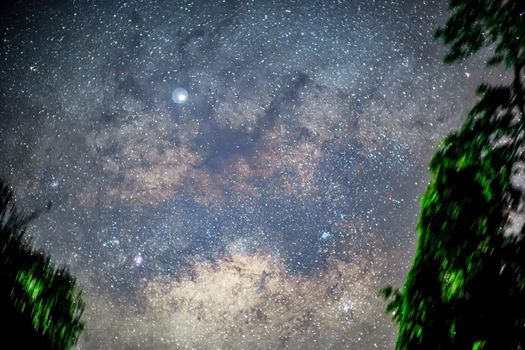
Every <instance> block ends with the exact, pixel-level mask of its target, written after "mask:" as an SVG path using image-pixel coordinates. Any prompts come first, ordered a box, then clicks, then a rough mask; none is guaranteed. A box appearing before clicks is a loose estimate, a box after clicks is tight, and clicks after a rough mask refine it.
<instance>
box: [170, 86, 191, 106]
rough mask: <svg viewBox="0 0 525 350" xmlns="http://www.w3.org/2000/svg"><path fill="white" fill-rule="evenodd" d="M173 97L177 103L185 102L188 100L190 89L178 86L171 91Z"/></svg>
mask: <svg viewBox="0 0 525 350" xmlns="http://www.w3.org/2000/svg"><path fill="white" fill-rule="evenodd" d="M171 99H172V100H173V102H175V103H177V104H183V103H184V102H186V101H187V100H188V91H186V89H184V88H176V89H175V90H173V92H172V93H171Z"/></svg>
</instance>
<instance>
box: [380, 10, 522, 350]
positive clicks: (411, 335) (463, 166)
mask: <svg viewBox="0 0 525 350" xmlns="http://www.w3.org/2000/svg"><path fill="white" fill-rule="evenodd" d="M449 7H450V9H451V11H452V12H453V13H452V16H451V17H450V18H449V20H448V21H447V23H446V26H445V27H444V28H439V29H438V30H437V31H436V37H437V38H439V39H441V40H442V41H443V42H444V43H445V44H446V45H448V46H449V48H450V51H449V52H448V54H447V55H446V57H445V63H448V64H450V63H454V62H456V61H460V60H462V59H464V58H466V57H468V56H470V55H472V54H474V53H476V52H477V51H479V50H480V49H483V48H486V49H487V50H493V56H492V57H491V58H490V59H489V60H488V61H487V65H488V66H494V65H496V66H498V65H499V66H502V67H503V68H504V69H506V70H507V71H509V72H512V74H511V76H512V82H511V83H510V84H509V85H508V86H489V85H482V86H481V87H479V89H478V93H479V96H480V100H479V102H478V103H477V104H476V106H475V107H474V108H473V109H472V111H471V112H470V113H469V115H468V117H467V120H466V122H465V124H464V125H463V126H462V128H461V129H460V130H459V131H458V132H455V133H452V134H451V135H449V136H448V137H447V138H446V139H445V141H444V142H443V144H442V145H441V146H440V147H439V150H438V151H437V153H436V154H435V155H434V157H433V159H432V161H431V164H430V169H431V172H432V175H433V176H432V181H431V183H430V185H429V187H428V189H427V191H426V193H425V194H424V196H423V199H422V203H421V217H420V221H419V224H418V235H419V237H418V244H417V250H416V256H415V258H414V261H413V264H412V267H411V269H410V271H409V273H408V275H407V277H406V280H405V284H404V287H403V289H402V290H401V291H398V290H394V289H392V288H391V287H387V288H385V289H383V290H382V292H381V293H382V294H383V296H384V297H386V298H388V299H389V304H388V306H387V311H389V312H392V313H393V317H394V320H395V321H396V323H397V324H398V326H399V334H398V339H397V344H396V349H472V350H479V349H524V348H525V244H524V243H525V236H524V229H523V227H521V228H520V227H518V230H516V229H515V225H514V226H513V225H511V223H512V220H511V217H512V216H514V217H516V216H518V215H523V205H524V200H523V193H522V191H521V190H520V186H519V184H518V182H519V181H522V180H520V179H519V176H517V173H519V172H520V171H521V170H520V169H523V165H524V164H525V163H524V162H523V161H524V159H523V158H524V150H525V147H524V132H525V128H524V126H525V113H524V97H523V96H524V95H523V88H524V87H523V82H522V79H523V73H524V72H523V71H524V64H525V14H524V12H525V1H523V0H449ZM523 185H525V184H522V188H523ZM511 226H512V227H511ZM512 230H514V231H517V232H514V234H512V233H511V231H512Z"/></svg>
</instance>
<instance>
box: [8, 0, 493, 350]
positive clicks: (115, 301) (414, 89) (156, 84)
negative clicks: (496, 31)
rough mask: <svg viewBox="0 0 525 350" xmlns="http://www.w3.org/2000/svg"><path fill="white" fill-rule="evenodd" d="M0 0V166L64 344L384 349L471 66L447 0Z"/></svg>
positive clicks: (469, 88)
mask: <svg viewBox="0 0 525 350" xmlns="http://www.w3.org/2000/svg"><path fill="white" fill-rule="evenodd" d="M5 6H6V8H5V9H3V11H2V13H3V14H2V15H1V16H2V22H1V23H2V25H1V27H0V29H1V31H0V38H1V40H2V46H1V50H0V62H1V67H0V99H1V108H0V121H1V123H0V135H1V137H0V152H1V153H2V155H3V162H2V166H1V167H0V176H2V177H4V178H6V179H7V180H8V181H9V182H10V183H11V184H12V185H13V186H14V188H15V189H16V192H17V193H18V200H19V203H20V205H21V206H22V207H23V208H25V210H27V211H29V210H32V209H34V208H39V207H43V206H45V203H46V202H47V201H48V200H51V201H52V202H53V203H54V207H53V209H52V210H51V211H50V212H49V213H48V214H46V215H44V216H42V217H41V218H39V219H38V220H37V221H35V222H34V225H33V226H32V227H31V228H30V230H29V234H30V235H31V237H32V239H33V242H34V244H36V245H38V246H39V247H41V248H43V249H45V250H46V251H48V252H49V253H50V254H51V255H52V257H53V259H54V260H55V261H56V262H57V263H60V264H61V263H67V264H68V265H69V266H70V267H71V269H72V270H73V272H74V274H75V275H76V276H77V278H78V279H79V282H80V284H81V286H82V288H83V289H84V290H85V296H86V299H87V310H86V313H85V321H86V323H87V325H86V329H87V330H86V333H85V335H84V336H83V337H82V339H81V341H80V344H79V348H81V349H106V348H111V349H138V348H141V349H144V348H146V349H173V348H176V349H179V348H180V349H189V348H193V349H211V348H220V349H247V348H250V349H276V348H287V349H310V348H311V349H320V348H322V349H374V348H378V349H388V348H391V347H392V344H393V342H394V337H395V329H394V327H393V326H392V324H391V321H390V320H389V317H388V316H387V315H383V309H384V302H383V301H382V300H381V299H379V298H377V297H376V295H377V291H378V290H379V289H380V288H381V287H382V286H384V285H385V284H389V283H390V284H398V285H399V284H400V283H401V282H402V279H403V276H404V273H405V272H406V270H407V268H408V265H409V263H410V259H411V257H412V251H413V247H414V243H415V234H414V226H415V220H416V218H417V210H418V196H419V194H420V193H421V192H422V191H423V190H424V187H425V184H426V164H427V163H428V161H429V159H430V156H431V152H432V150H433V149H434V147H435V146H436V145H437V144H438V142H439V140H440V139H441V138H442V137H443V136H444V135H445V134H446V133H447V132H449V131H450V130H452V129H454V128H456V127H457V126H458V125H459V123H460V122H461V120H462V117H463V116H464V115H465V113H466V111H467V108H468V107H469V106H470V105H471V104H472V101H473V99H474V90H475V86H476V85H477V84H479V82H480V81H481V79H482V77H481V76H480V74H481V73H480V72H481V70H482V68H483V67H482V65H481V63H480V62H481V59H480V60H479V61H476V60H469V61H467V62H464V63H462V64H460V65H456V66H454V67H446V66H443V65H442V64H441V58H442V56H443V54H444V49H443V48H442V47H441V46H440V45H439V44H438V43H437V42H435V41H434V40H433V38H432V33H433V31H434V30H435V29H436V27H437V26H438V25H440V24H443V23H444V20H445V19H446V16H447V12H446V4H445V2H444V1H393V0H392V1H387V0H384V1H379V0H375V1H370V0H367V1H360V0H357V1H324V2H319V1H292V0H290V1H262V0H261V1H258V0H254V1H251V0H242V1H233V0H232V1H230V0H224V1H189V0H188V1H182V0H181V1H163V0H156V1H141V0H131V1H74V2H73V1H71V2H69V1H66V2H59V1H49V2H45V3H41V2H38V1H34V2H28V3H27V4H26V3H24V4H22V3H21V2H17V1H13V2H11V3H10V5H5ZM483 78H484V79H491V80H493V81H494V80H498V79H500V76H499V74H498V73H497V72H492V73H490V75H489V76H488V77H487V76H486V77H483Z"/></svg>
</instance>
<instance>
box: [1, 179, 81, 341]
mask: <svg viewBox="0 0 525 350" xmlns="http://www.w3.org/2000/svg"><path fill="white" fill-rule="evenodd" d="M48 207H49V206H48ZM38 215H39V212H34V213H33V214H31V215H30V216H28V217H26V218H22V217H20V215H19V213H18V211H17V208H16V206H15V205H14V203H13V194H12V192H11V190H10V189H9V187H8V186H7V185H6V184H5V183H3V182H2V181H1V180H0V281H1V284H0V310H1V311H0V319H1V323H0V333H1V337H0V342H1V343H0V348H2V349H58V350H62V349H70V348H71V347H72V346H73V345H74V344H75V342H76V341H77V339H78V336H79V335H80V333H81V332H82V330H83V327H84V326H83V323H82V322H81V321H80V316H81V314H82V311H83V307H84V305H83V302H82V299H81V295H80V291H78V290H77V288H76V287H75V279H74V278H73V277H72V276H71V275H70V274H69V272H68V271H67V270H66V269H65V268H63V269H56V268H54V267H53V266H52V265H51V264H50V262H49V257H48V256H46V255H45V254H44V253H41V252H38V251H35V250H34V249H32V248H31V247H30V246H29V245H28V243H27V242H26V241H25V240H24V239H23V236H24V232H25V227H26V225H27V224H28V223H29V222H30V221H31V220H33V219H34V218H35V217H37V216H38Z"/></svg>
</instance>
